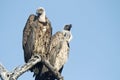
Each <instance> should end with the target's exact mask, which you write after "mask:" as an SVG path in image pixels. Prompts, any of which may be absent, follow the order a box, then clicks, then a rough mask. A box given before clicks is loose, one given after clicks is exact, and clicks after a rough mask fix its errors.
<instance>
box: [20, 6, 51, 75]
mask: <svg viewBox="0 0 120 80" xmlns="http://www.w3.org/2000/svg"><path fill="white" fill-rule="evenodd" d="M51 36H52V27H51V23H50V21H49V19H48V18H47V17H46V14H45V9H44V8H43V7H40V8H38V9H37V10H36V15H35V14H31V15H30V16H29V18H28V20H27V22H26V25H25V27H24V30H23V41H22V45H23V51H24V60H25V62H26V63H27V62H28V61H29V59H30V58H31V57H32V56H33V55H35V54H38V55H40V56H43V57H45V56H46V55H47V54H48V51H49V44H50V40H51ZM43 66H44V65H43V64H42V63H41V62H40V63H37V64H36V65H35V66H33V67H32V68H31V69H30V71H31V72H34V75H35V76H36V75H37V74H40V73H41V72H42V71H41V70H42V68H43Z"/></svg>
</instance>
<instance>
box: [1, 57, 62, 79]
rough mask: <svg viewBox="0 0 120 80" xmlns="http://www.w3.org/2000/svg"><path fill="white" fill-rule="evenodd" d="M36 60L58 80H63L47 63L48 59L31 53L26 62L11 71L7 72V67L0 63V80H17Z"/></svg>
mask: <svg viewBox="0 0 120 80" xmlns="http://www.w3.org/2000/svg"><path fill="white" fill-rule="evenodd" d="M38 62H42V63H43V64H44V65H45V66H46V67H47V68H48V69H49V70H50V71H52V73H53V74H54V75H55V77H56V78H57V79H58V80H63V77H62V76H61V74H60V73H59V72H58V71H56V69H55V68H54V67H53V66H52V65H51V64H50V63H49V61H48V60H46V59H44V58H41V56H39V55H33V56H32V57H31V59H30V60H29V61H28V63H26V64H24V65H23V66H21V67H16V68H15V69H14V70H13V71H12V72H9V71H8V70H7V69H5V67H3V65H2V64H0V78H1V79H2V80H17V79H18V77H20V76H21V75H22V74H23V73H25V72H26V71H28V70H29V69H30V68H32V67H33V66H34V65H35V64H37V63H38Z"/></svg>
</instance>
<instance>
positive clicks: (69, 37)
mask: <svg viewBox="0 0 120 80" xmlns="http://www.w3.org/2000/svg"><path fill="white" fill-rule="evenodd" d="M63 35H64V37H65V39H66V41H68V42H70V41H71V39H72V34H71V32H70V31H68V30H63Z"/></svg>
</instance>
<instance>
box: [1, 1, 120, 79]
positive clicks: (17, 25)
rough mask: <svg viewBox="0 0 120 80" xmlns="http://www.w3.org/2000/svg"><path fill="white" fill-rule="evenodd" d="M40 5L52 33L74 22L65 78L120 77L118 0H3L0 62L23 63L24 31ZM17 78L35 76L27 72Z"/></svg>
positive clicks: (13, 64)
mask: <svg viewBox="0 0 120 80" xmlns="http://www.w3.org/2000/svg"><path fill="white" fill-rule="evenodd" d="M40 6H42V7H44V8H45V9H46V14H47V17H48V18H49V19H50V21H51V23H52V27H53V33H55V32H56V31H59V30H62V28H63V26H64V25H65V24H69V23H71V24H72V25H73V27H72V34H73V40H72V41H71V43H70V46H71V49H70V55H69V60H68V62H67V63H66V64H65V66H64V70H63V73H62V75H63V76H64V78H65V80H120V1H119V0H1V1H0V63H2V64H3V65H4V66H5V67H6V68H7V69H8V70H9V71H11V70H13V69H14V68H15V67H16V66H20V65H22V64H24V57H23V50H22V31H23V28H24V25H25V23H26V20H27V18H28V16H29V15H30V14H35V11H36V9H37V8H38V7H40ZM18 80H34V78H33V77H32V73H30V72H27V73H25V74H23V75H22V76H21V77H20V78H19V79H18Z"/></svg>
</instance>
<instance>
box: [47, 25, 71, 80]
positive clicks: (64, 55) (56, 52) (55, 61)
mask: <svg viewBox="0 0 120 80" xmlns="http://www.w3.org/2000/svg"><path fill="white" fill-rule="evenodd" d="M71 27H72V25H71V24H67V25H65V26H64V29H63V31H58V32H56V33H55V34H54V35H53V36H52V38H51V43H50V49H49V61H50V64H51V65H52V66H53V67H54V68H55V69H56V70H57V71H58V72H60V73H61V72H62V69H63V66H64V64H65V63H66V62H67V60H68V57H69V50H70V46H69V42H70V41H71V39H72V34H71V32H70V30H71ZM50 78H51V80H54V79H56V78H55V77H54V75H52V76H51V77H50Z"/></svg>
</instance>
